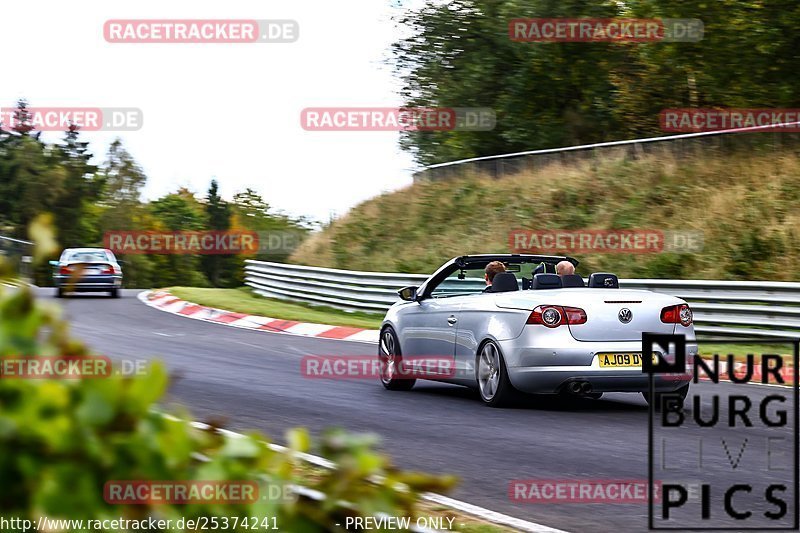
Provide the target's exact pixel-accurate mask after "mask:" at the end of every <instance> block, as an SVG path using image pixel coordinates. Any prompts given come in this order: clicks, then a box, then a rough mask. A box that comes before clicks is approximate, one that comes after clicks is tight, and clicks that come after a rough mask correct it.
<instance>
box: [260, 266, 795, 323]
mask: <svg viewBox="0 0 800 533" xmlns="http://www.w3.org/2000/svg"><path fill="white" fill-rule="evenodd" d="M427 277H428V276H426V275H423V274H398V273H384V272H359V271H353V270H338V269H333V268H319V267H309V266H301V265H289V264H284V263H271V262H263V261H254V260H247V262H246V264H245V283H246V284H247V285H248V286H250V287H251V288H252V289H253V291H254V292H255V293H257V294H260V295H262V296H266V297H268V298H278V299H283V300H292V301H297V302H304V303H308V304H314V305H325V306H328V307H335V308H339V309H344V310H347V311H362V312H368V313H382V312H384V311H386V309H388V308H389V306H391V305H392V304H393V303H395V302H397V301H398V296H397V292H396V291H397V290H398V289H400V288H402V287H406V286H408V285H419V284H420V283H422V282H423V281H424V280H425V279H426V278H427ZM467 283H468V284H469V285H470V286H471V285H472V284H473V283H474V284H475V288H478V287H481V286H482V285H483V280H480V279H476V280H473V281H470V280H467ZM443 285H444V284H443ZM461 287H464V282H463V281H462V282H459V288H461ZM620 287H622V288H625V289H646V290H651V291H654V292H660V293H664V294H670V295H673V296H677V297H679V298H682V299H684V300H686V301H687V302H689V303H690V304H691V307H692V309H693V311H694V321H695V331H696V332H697V333H698V335H701V336H724V337H729V336H739V337H769V338H775V337H792V338H797V337H800V283H783V282H766V281H704V280H656V279H622V280H620ZM448 289H449V287H447V286H446V285H444V286H443V290H445V291H447V290H448Z"/></svg>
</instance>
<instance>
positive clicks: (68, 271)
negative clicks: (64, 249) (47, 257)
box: [58, 266, 73, 276]
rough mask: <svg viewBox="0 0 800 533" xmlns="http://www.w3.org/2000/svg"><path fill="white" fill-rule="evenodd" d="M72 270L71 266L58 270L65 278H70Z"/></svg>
mask: <svg viewBox="0 0 800 533" xmlns="http://www.w3.org/2000/svg"><path fill="white" fill-rule="evenodd" d="M72 270H73V268H72V267H71V266H62V267H61V268H59V269H58V273H59V274H62V275H65V276H69V275H70V274H72Z"/></svg>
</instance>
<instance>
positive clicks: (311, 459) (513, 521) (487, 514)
mask: <svg viewBox="0 0 800 533" xmlns="http://www.w3.org/2000/svg"><path fill="white" fill-rule="evenodd" d="M162 416H164V417H165V418H167V419H169V420H174V421H180V419H179V418H177V417H174V416H172V415H169V414H162ZM189 424H190V425H191V426H192V427H194V428H197V429H201V430H209V429H211V426H209V425H208V424H204V423H203V422H190V423H189ZM217 432H218V433H220V434H221V435H225V436H226V437H230V438H233V439H242V438H246V437H247V436H246V435H242V434H241V433H236V432H235V431H230V430H227V429H222V428H217ZM263 444H266V445H267V446H268V447H269V448H270V449H271V450H273V451H276V452H279V453H294V454H295V455H296V456H297V457H298V458H300V459H302V460H304V461H306V462H307V463H310V464H313V465H315V466H319V467H321V468H325V469H327V470H333V469H334V468H336V463H334V462H333V461H330V460H328V459H325V458H324V457H319V456H317V455H312V454H310V453H303V452H292V451H291V450H290V449H289V448H287V447H285V446H281V445H279V444H273V443H271V442H263ZM421 497H422V499H424V500H427V501H429V502H432V503H436V504H439V505H444V506H446V507H450V508H451V509H456V510H458V511H461V512H463V513H466V514H469V515H472V516H474V517H477V518H480V519H481V520H485V521H487V522H490V523H493V524H500V525H502V526H507V527H512V528H514V529H516V530H517V531H526V532H529V533H567V532H566V531H564V530H562V529H555V528H552V527H548V526H545V525H542V524H537V523H536V522H529V521H527V520H522V519H520V518H514V517H513V516H509V515H505V514H502V513H498V512H496V511H492V510H491V509H486V508H484V507H479V506H477V505H472V504H471V503H467V502H463V501H461V500H456V499H454V498H448V497H447V496H443V495H441V494H436V493H435V492H425V493H422V494H421Z"/></svg>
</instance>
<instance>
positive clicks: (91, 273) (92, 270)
mask: <svg viewBox="0 0 800 533" xmlns="http://www.w3.org/2000/svg"><path fill="white" fill-rule="evenodd" d="M83 273H84V274H86V275H89V276H96V275H97V274H99V273H100V271H99V270H98V269H96V268H87V269H86V270H84V271H83Z"/></svg>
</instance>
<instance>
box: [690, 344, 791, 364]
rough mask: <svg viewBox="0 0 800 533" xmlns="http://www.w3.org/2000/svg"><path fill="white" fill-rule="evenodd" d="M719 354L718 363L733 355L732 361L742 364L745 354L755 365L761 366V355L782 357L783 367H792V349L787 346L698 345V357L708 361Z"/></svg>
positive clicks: (789, 345)
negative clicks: (751, 358) (750, 357)
mask: <svg viewBox="0 0 800 533" xmlns="http://www.w3.org/2000/svg"><path fill="white" fill-rule="evenodd" d="M715 353H716V354H719V356H720V361H727V360H728V354H733V355H734V361H737V362H738V361H741V362H744V361H746V360H747V359H746V358H747V354H753V356H754V361H755V363H756V364H761V355H762V354H778V355H781V356H783V364H784V365H785V366H793V364H794V361H793V359H794V349H793V348H792V345H791V344H789V343H787V344H778V343H775V344H724V343H722V344H707V343H703V342H701V343H700V355H702V356H704V357H706V358H708V359H710V358H711V357H713V355H714V354H715Z"/></svg>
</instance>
